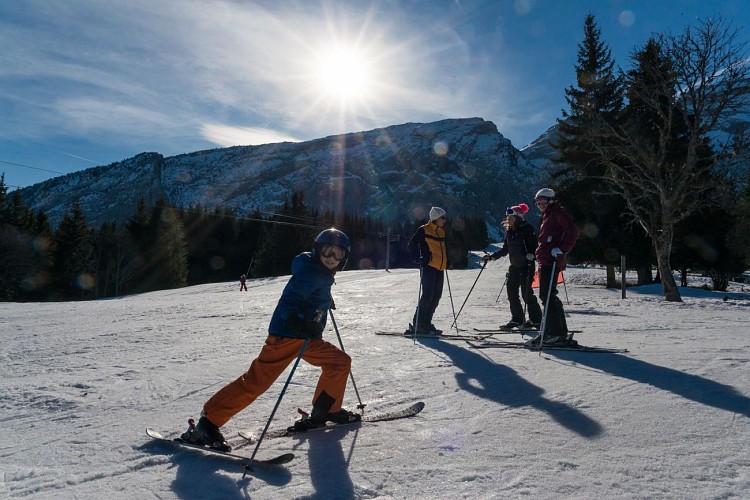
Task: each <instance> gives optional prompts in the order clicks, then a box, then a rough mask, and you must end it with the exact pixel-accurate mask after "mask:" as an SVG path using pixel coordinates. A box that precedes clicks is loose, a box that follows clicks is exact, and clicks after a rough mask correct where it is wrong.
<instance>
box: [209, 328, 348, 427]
mask: <svg viewBox="0 0 750 500" xmlns="http://www.w3.org/2000/svg"><path fill="white" fill-rule="evenodd" d="M304 343H305V341H304V339H294V338H288V337H277V336H275V335H269V336H268V338H267V339H266V343H265V345H264V346H263V349H261V351H260V354H259V355H258V357H257V358H255V360H254V361H253V362H252V363H251V364H250V369H249V370H248V371H247V372H246V373H244V374H242V375H241V376H240V377H239V378H238V379H237V380H235V381H233V382H230V383H229V384H228V385H226V386H225V387H224V388H223V389H221V390H219V392H217V393H216V394H214V395H213V396H212V397H211V399H209V400H208V401H207V402H206V404H205V405H204V406H203V414H204V415H205V416H206V418H208V419H209V420H210V421H211V422H212V423H213V424H214V425H216V426H217V427H221V426H223V425H224V424H225V423H227V422H228V421H229V419H230V418H232V417H233V416H234V415H236V414H237V413H239V412H240V411H242V410H243V409H244V408H246V407H247V406H248V405H249V404H250V403H252V402H253V401H255V399H256V398H257V397H258V396H260V395H261V394H263V393H264V392H266V391H267V390H268V388H269V387H271V384H273V383H274V382H275V381H276V379H277V378H279V375H281V374H282V373H283V372H284V370H285V369H286V367H287V366H289V364H290V363H291V362H292V361H293V360H295V359H296V358H297V356H299V351H300V349H302V346H303V344H304ZM302 359H304V360H305V361H307V362H308V363H310V364H311V365H313V366H319V367H320V368H322V369H323V372H322V373H321V374H320V378H318V385H317V387H316V388H315V395H314V396H313V404H314V403H315V401H316V400H317V399H318V396H319V395H320V394H321V393H322V392H323V391H325V392H326V394H328V395H329V396H330V397H332V398H334V400H335V401H334V403H333V406H331V409H330V410H329V411H331V412H336V411H339V410H340V409H341V401H342V400H343V399H344V391H345V390H346V379H347V378H348V377H349V371H350V370H351V365H352V359H351V358H350V357H349V355H348V354H346V353H345V352H344V351H342V350H340V349H338V348H337V347H335V346H334V345H333V344H331V343H329V342H326V341H325V340H321V339H313V340H310V342H309V343H308V344H307V348H306V349H305V352H304V354H303V355H302Z"/></svg>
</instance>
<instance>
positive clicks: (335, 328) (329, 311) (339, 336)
mask: <svg viewBox="0 0 750 500" xmlns="http://www.w3.org/2000/svg"><path fill="white" fill-rule="evenodd" d="M328 314H330V315H331V322H332V323H333V329H334V330H336V337H338V339H339V345H340V346H341V351H342V352H346V351H345V350H344V343H343V342H342V341H341V334H340V333H339V327H338V325H337V324H336V318H334V317H333V310H332V309H329V310H328ZM349 379H350V380H351V381H352V386H353V387H354V393H355V394H356V395H357V400H358V401H359V404H358V405H357V408H358V409H360V410H364V409H365V406H367V405H365V404H364V403H362V398H360V397H359V390H358V389H357V384H356V382H354V375H352V371H351V369H350V370H349ZM362 413H364V411H363V412H362Z"/></svg>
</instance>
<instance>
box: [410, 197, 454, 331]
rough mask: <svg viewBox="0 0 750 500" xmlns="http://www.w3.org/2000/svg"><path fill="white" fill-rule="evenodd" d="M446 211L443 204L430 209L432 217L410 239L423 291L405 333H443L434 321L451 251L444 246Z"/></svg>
mask: <svg viewBox="0 0 750 500" xmlns="http://www.w3.org/2000/svg"><path fill="white" fill-rule="evenodd" d="M445 222H446V218H445V210H443V209H442V208H440V207H432V208H431V209H430V220H429V221H428V222H427V224H425V225H423V226H420V227H419V228H418V229H417V231H416V232H415V233H414V236H412V237H411V239H410V240H409V244H408V248H409V252H410V253H411V255H412V259H413V260H414V261H415V262H416V263H418V264H419V267H420V279H421V287H420V289H421V291H422V292H421V294H420V296H419V303H418V304H417V310H416V312H415V313H414V321H413V322H412V323H409V328H408V329H407V330H406V332H405V333H407V334H413V333H414V330H415V329H416V332H417V333H421V334H427V335H439V334H440V333H442V332H441V331H440V330H438V329H437V328H436V327H435V325H433V324H432V316H433V315H434V314H435V309H437V306H438V303H439V302H440V298H441V297H442V295H443V280H444V278H445V270H446V269H447V268H448V252H447V250H446V247H445V229H444V227H445Z"/></svg>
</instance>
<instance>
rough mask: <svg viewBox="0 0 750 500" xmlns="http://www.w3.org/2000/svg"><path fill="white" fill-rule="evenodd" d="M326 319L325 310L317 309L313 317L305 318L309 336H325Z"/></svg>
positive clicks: (306, 331) (311, 337)
mask: <svg viewBox="0 0 750 500" xmlns="http://www.w3.org/2000/svg"><path fill="white" fill-rule="evenodd" d="M325 319H326V313H325V311H320V310H318V311H315V315H314V316H313V317H312V318H308V319H306V320H305V333H306V334H307V338H310V339H319V338H321V337H322V336H323V321H324V320H325Z"/></svg>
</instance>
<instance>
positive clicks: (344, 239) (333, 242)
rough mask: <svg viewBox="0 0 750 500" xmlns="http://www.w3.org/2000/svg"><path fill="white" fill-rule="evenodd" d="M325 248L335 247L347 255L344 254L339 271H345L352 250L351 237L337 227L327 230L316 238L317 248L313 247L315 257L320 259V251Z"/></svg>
mask: <svg viewBox="0 0 750 500" xmlns="http://www.w3.org/2000/svg"><path fill="white" fill-rule="evenodd" d="M324 246H334V247H339V248H342V249H343V250H344V251H345V252H346V253H345V254H344V260H342V261H341V262H340V263H339V267H338V270H341V269H344V266H345V265H346V262H347V260H349V252H351V250H352V245H351V242H350V241H349V237H348V236H347V235H345V234H344V233H343V231H339V230H338V229H336V228H335V227H332V228H329V229H325V230H323V231H321V232H320V234H318V236H316V237H315V246H314V247H313V256H315V257H318V256H319V255H320V249H321V248H323V247H324Z"/></svg>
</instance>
